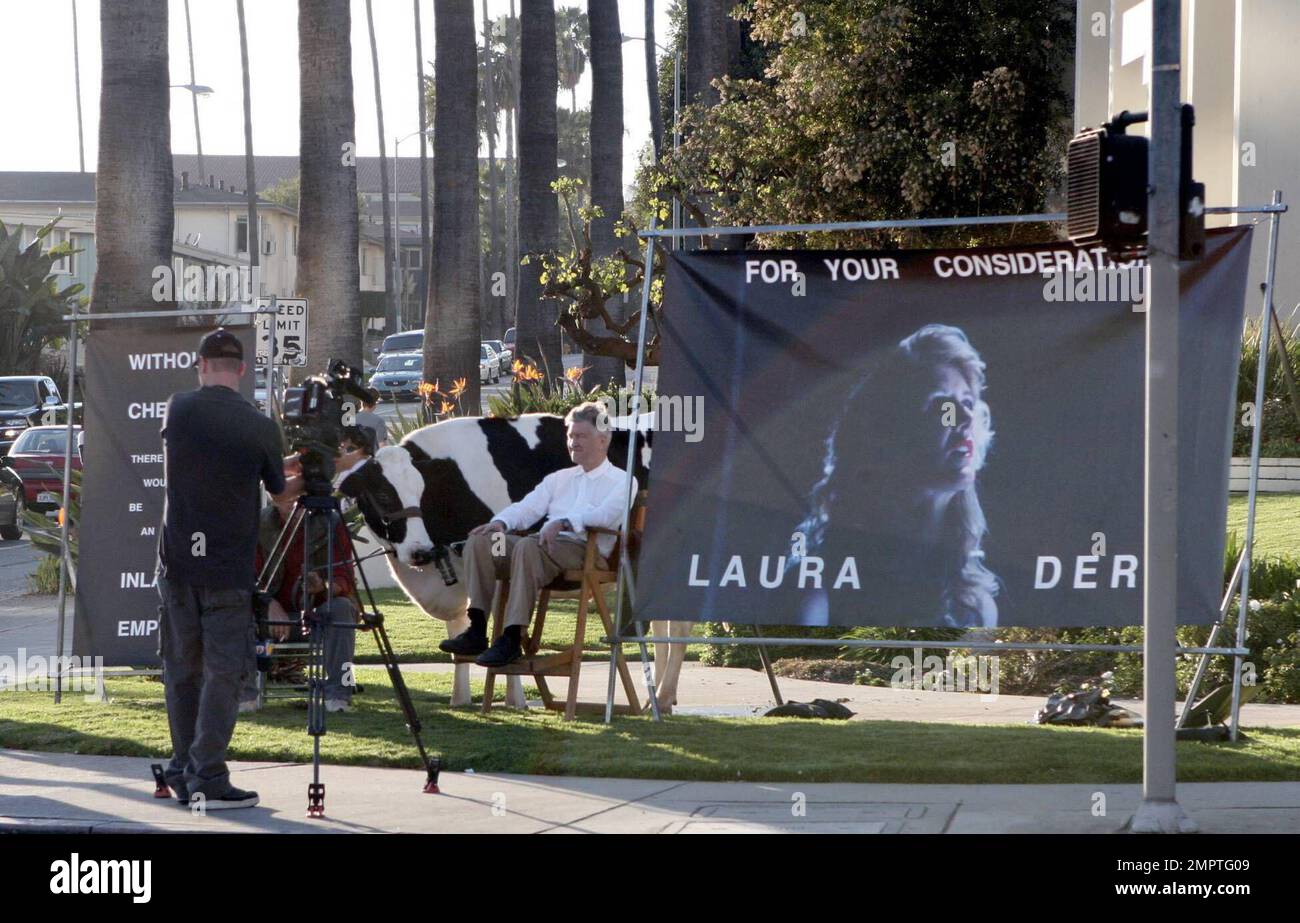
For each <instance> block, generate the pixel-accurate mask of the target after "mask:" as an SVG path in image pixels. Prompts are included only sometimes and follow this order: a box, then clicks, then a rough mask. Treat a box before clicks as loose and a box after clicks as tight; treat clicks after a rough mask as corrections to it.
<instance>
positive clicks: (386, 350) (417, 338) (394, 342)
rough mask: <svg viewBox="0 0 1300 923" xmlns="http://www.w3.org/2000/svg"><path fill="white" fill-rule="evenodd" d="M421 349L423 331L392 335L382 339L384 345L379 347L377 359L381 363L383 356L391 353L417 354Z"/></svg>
mask: <svg viewBox="0 0 1300 923" xmlns="http://www.w3.org/2000/svg"><path fill="white" fill-rule="evenodd" d="M422 349H424V331H423V330H407V331H406V332H404V333H394V334H390V335H389V336H386V337H384V345H382V346H380V347H379V359H380V361H381V362H382V361H383V358H384V357H385V356H389V355H392V354H393V353H409V352H419V351H420V350H422Z"/></svg>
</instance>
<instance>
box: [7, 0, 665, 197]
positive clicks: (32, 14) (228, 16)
mask: <svg viewBox="0 0 1300 923" xmlns="http://www.w3.org/2000/svg"><path fill="white" fill-rule="evenodd" d="M74 2H75V3H76V10H77V29H78V37H79V47H80V57H81V105H82V118H83V121H84V126H85V149H86V169H87V170H91V171H93V170H94V169H95V159H96V150H97V138H98V130H99V78H100V48H99V5H100V4H99V0H44V2H42V3H29V2H25V0H0V61H4V62H5V71H6V73H7V74H8V75H9V81H10V82H9V86H10V92H7V93H4V94H0V124H3V125H5V126H6V131H5V135H6V137H5V139H4V144H2V145H0V170H77V169H78V154H77V116H76V90H75V81H74V70H73V41H72V8H73V3H74ZM119 2H123V0H119ZM125 2H129V0H125ZM519 2H520V0H516V11H517V10H518V5H519ZM481 3H482V0H474V9H475V13H476V16H477V17H478V18H479V20H480V21H479V22H478V24H477V27H478V31H479V32H480V33H481V30H482V23H481V16H482V12H481V11H482V5H481ZM168 5H169V22H168V27H169V33H170V59H171V83H173V84H187V83H189V82H190V72H189V58H188V54H187V50H186V41H185V4H184V0H169V4H168ZM563 5H575V6H581V7H582V8H583V9H585V8H586V4H585V2H578V3H566V2H565V0H559V3H557V6H563ZM434 6H435V2H434V0H422V2H421V5H420V18H421V31H422V42H423V45H424V57H425V60H426V61H429V60H432V59H433V58H434V36H433V33H434ZM487 6H488V15H489V16H491V17H496V16H498V15H502V14H505V13H508V12H509V7H510V4H509V0H488V4H487ZM618 6H619V14H620V23H621V25H622V31H623V33H624V34H625V35H635V36H641V35H644V17H645V13H644V3H643V0H618ZM667 7H668V3H666V2H660V3H657V4H655V14H656V22H655V31H656V35H657V37H658V40H659V42H660V43H661V44H662V43H663V41H664V36H666V35H667V33H668V14H667ZM373 8H374V17H375V36H376V42H377V44H378V48H379V62H380V64H379V71H380V73H379V78H380V85H381V88H382V91H383V102H384V134H385V136H386V137H387V145H388V151H387V153H388V155H389V156H390V157H391V156H392V155H393V140H394V138H405V137H406V136H408V135H412V134H414V133H415V132H417V131H418V130H419V109H418V105H417V92H418V91H417V83H416V61H415V28H414V17H413V10H412V3H411V2H410V0H373ZM244 12H245V17H246V20H247V26H248V46H249V48H248V53H249V66H250V71H251V80H252V101H253V149H254V152H255V153H257V154H290V155H296V154H297V153H298V36H297V15H298V5H297V2H296V0H245V3H244ZM190 17H191V28H192V31H193V37H194V76H195V83H197V84H199V85H206V86H209V87H211V88H212V89H213V91H214V92H213V93H212V95H210V96H207V97H201V98H200V99H199V121H200V130H201V132H202V137H203V152H204V153H205V154H243V153H244V112H243V95H242V94H243V91H242V87H241V80H242V76H241V72H240V61H239V27H238V22H237V20H236V16H235V0H190ZM661 54H662V53H661ZM644 55H645V51H644V47H643V45H642V43H641V42H640V41H629V42H625V43H624V45H623V98H624V126H625V131H626V134H625V136H624V139H623V157H624V162H623V177H624V183H625V184H628V183H630V182H631V181H632V177H633V172H634V170H635V167H636V162H637V156H638V154H639V152H640V150H641V148H642V147H643V146H644V144H645V143H646V141H647V139H648V138H649V134H650V128H649V116H648V104H647V100H646V75H645V59H644ZM373 73H374V72H373V70H372V65H371V60H370V39H369V34H368V31H367V28H366V5H365V2H364V0H352V83H353V88H354V92H355V109H356V124H357V136H358V137H357V153H358V154H360V155H362V156H374V155H377V154H378V153H379V140H378V127H377V125H376V121H375V93H374V80H373ZM577 95H578V106H579V107H580V108H581V107H582V106H584V105H590V100H591V69H590V65H588V67H587V69H586V71H585V72H584V75H583V79H582V83H580V84H579V85H578V89H577ZM171 98H172V109H171V124H172V151H173V153H177V154H193V153H195V151H196V146H195V137H194V115H193V110H192V108H191V104H190V94H189V92H188V91H186V90H182V89H173V90H172V97H171ZM557 100H558V101H559V104H560V105H561V106H563V107H564V108H567V107H568V105H569V94H568V92H567V91H564V92H563V93H560V94H557ZM400 152H401V153H402V155H403V156H409V155H415V154H418V153H419V142H418V139H416V138H414V137H411V138H410V139H409V140H407V141H404V142H403V143H402V145H401V147H400ZM483 153H484V155H486V153H487V152H486V146H485V147H484V150H483ZM498 153H499V151H498Z"/></svg>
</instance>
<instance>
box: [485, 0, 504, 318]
mask: <svg viewBox="0 0 1300 923" xmlns="http://www.w3.org/2000/svg"><path fill="white" fill-rule="evenodd" d="M482 4H483V62H484V67H485V69H486V72H485V75H484V80H483V89H484V92H485V93H486V94H487V99H486V100H485V102H486V106H487V114H488V131H487V144H488V279H487V286H486V287H484V288H483V297H484V299H485V303H484V311H483V315H484V317H485V319H486V322H487V324H488V326H489V328H490V329H491V334H492V336H491V337H490V338H491V339H496V338H497V337H499V336H501V334H502V333H504V332H505V328H504V327H503V326H502V324H501V322H502V320H503V319H504V314H505V312H504V310H503V309H502V304H503V303H504V301H505V297H504V296H503V295H497V294H496V282H495V281H494V278H495V276H496V274H497V272H499V271H500V269H499V267H500V265H501V248H500V244H499V241H498V236H497V99H496V75H495V74H494V73H493V71H492V46H493V42H492V21H491V20H490V19H488V11H487V0H482ZM489 305H490V308H489V307H488V306H489Z"/></svg>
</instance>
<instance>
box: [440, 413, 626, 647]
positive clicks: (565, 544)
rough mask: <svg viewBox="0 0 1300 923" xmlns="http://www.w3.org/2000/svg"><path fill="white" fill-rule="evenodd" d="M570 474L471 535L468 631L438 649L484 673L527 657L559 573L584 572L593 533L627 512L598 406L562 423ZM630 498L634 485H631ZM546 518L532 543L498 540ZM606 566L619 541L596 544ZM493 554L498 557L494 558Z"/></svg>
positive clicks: (551, 479)
mask: <svg viewBox="0 0 1300 923" xmlns="http://www.w3.org/2000/svg"><path fill="white" fill-rule="evenodd" d="M565 422H566V423H567V424H568V433H569V457H570V458H571V459H573V462H574V464H573V467H572V468H563V469H561V470H559V471H555V472H552V473H551V474H548V475H547V476H546V477H545V478H543V479H542V482H541V483H540V484H538V485H537V486H536V487H535V488H533V490H532V492H531V493H529V494H528V496H526V497H524V498H523V499H522V500H520V501H519V502H518V503H512V504H511V505H510V506H508V507H506V508H505V509H504V510H502V511H501V512H499V513H497V514H496V515H495V516H494V517H493V518H492V521H491V522H488V523H485V524H484V525H481V526H477V527H475V528H474V529H472V530H471V531H470V534H469V540H468V541H467V542H466V543H465V578H466V584H467V589H468V590H469V628H467V629H466V630H465V631H463V632H461V633H460V634H459V635H457V636H456V637H454V638H449V639H448V640H446V641H443V642H442V644H440V645H439V647H441V648H442V649H443V650H444V651H447V652H449V653H452V654H462V655H466V656H473V655H475V654H477V655H479V657H478V660H477V661H476V662H477V663H478V664H479V665H480V666H485V667H501V666H505V665H506V664H508V663H511V662H513V661H515V660H518V659H519V658H520V656H522V653H523V650H522V640H523V639H522V635H523V630H524V628H526V627H527V625H528V622H529V620H530V619H531V618H532V616H533V603H534V601H535V600H536V599H537V592H538V591H539V590H540V589H542V587H544V586H546V585H547V584H549V583H551V582H552V581H553V580H555V578H556V577H557V576H559V574H560V573H561V572H562V571H565V570H575V569H577V568H580V567H582V564H583V559H584V557H585V555H586V547H587V535H586V530H587V527H588V526H599V527H602V528H606V529H617V528H619V527H620V526H621V525H622V524H623V514H624V513H625V512H626V510H627V497H628V494H627V493H626V492H625V491H626V490H627V481H626V477H627V475H626V473H625V472H624V471H622V470H621V469H619V468H615V467H614V466H613V465H612V464H611V463H610V461H609V459H608V458H607V457H606V454H607V453H608V451H609V438H610V433H609V418H608V416H607V415H606V413H605V408H604V407H602V406H601V405H600V404H597V403H595V402H594V401H588V402H587V403H585V404H580V405H579V406H577V407H575V408H573V410H571V411H569V415H568V416H567V417H565ZM632 488H633V494H635V492H636V479H635V478H633V485H632ZM542 517H546V520H547V521H546V525H545V526H543V527H542V530H541V531H540V532H538V533H536V534H534V535H524V536H519V535H508V534H501V533H504V532H506V531H507V530H510V529H520V528H527V527H529V526H531V525H532V524H533V523H535V522H537V521H538V520H539V519H541V518H542ZM596 545H597V551H598V552H599V554H600V556H601V558H602V561H601V562H600V563H601V565H602V566H607V564H606V562H605V561H604V560H603V559H606V558H608V556H609V554H610V552H611V551H613V549H614V536H612V535H601V536H599V537H598V539H597V541H596ZM494 552H495V553H494ZM507 576H508V577H509V578H510V599H509V601H508V603H507V605H506V618H505V630H504V631H503V632H502V635H501V637H500V639H498V640H497V642H496V643H495V644H493V645H492V646H491V647H488V642H487V611H488V609H490V608H491V607H492V594H493V591H494V590H495V589H496V581H497V579H498V578H501V577H507Z"/></svg>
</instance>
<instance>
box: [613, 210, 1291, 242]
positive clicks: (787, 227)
mask: <svg viewBox="0 0 1300 923" xmlns="http://www.w3.org/2000/svg"><path fill="white" fill-rule="evenodd" d="M1286 210H1287V206H1285V205H1215V206H1212V207H1210V208H1206V209H1205V213H1206V214H1207V215H1250V214H1260V215H1262V214H1270V213H1274V212H1277V213H1281V212H1285V211H1286ZM1068 217H1069V216H1068V215H1067V214H1066V213H1065V212H1047V213H1044V214H1041V215H980V216H973V217H965V218H962V217H958V218H904V219H901V220H898V221H827V222H822V223H820V224H751V225H719V226H716V227H707V228H651V229H649V230H645V231H639V232H638V233H637V236H638V237H640V238H642V239H645V238H648V237H713V236H727V235H736V234H785V233H806V232H812V231H887V230H891V229H893V228H951V227H961V226H963V225H989V224H1031V223H1037V222H1053V223H1056V222H1063V221H1065V220H1066V219H1067V218H1068Z"/></svg>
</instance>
